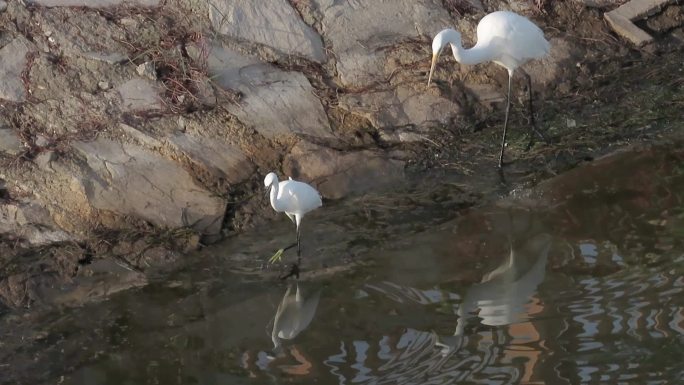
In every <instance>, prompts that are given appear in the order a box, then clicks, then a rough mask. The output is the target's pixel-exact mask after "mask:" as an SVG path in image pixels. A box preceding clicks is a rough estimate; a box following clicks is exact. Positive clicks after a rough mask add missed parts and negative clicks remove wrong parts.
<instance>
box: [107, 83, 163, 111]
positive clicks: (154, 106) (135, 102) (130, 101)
mask: <svg viewBox="0 0 684 385" xmlns="http://www.w3.org/2000/svg"><path fill="white" fill-rule="evenodd" d="M116 90H117V91H118V92H119V95H120V96H121V99H122V100H123V105H122V107H123V109H124V110H125V111H145V110H160V109H162V104H161V98H160V97H159V92H160V89H159V87H158V86H157V84H155V83H154V82H153V81H150V80H147V79H131V80H129V81H127V82H126V83H124V84H122V85H120V86H119V87H117V88H116Z"/></svg>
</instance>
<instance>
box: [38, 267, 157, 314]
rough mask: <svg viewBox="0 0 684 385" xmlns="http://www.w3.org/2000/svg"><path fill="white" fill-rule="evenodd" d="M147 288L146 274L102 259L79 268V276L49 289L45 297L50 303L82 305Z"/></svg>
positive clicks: (45, 292)
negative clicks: (125, 291)
mask: <svg viewBox="0 0 684 385" xmlns="http://www.w3.org/2000/svg"><path fill="white" fill-rule="evenodd" d="M145 285H147V277H146V276H145V274H143V273H141V272H139V271H135V270H132V269H130V268H128V267H125V266H123V265H122V264H120V263H117V262H116V261H114V260H112V259H100V260H96V261H94V262H93V263H91V264H88V265H85V266H82V267H80V268H79V269H78V273H77V274H76V276H75V277H74V278H73V279H71V280H69V281H68V282H61V283H60V284H57V285H54V286H53V287H51V288H50V289H48V290H42V293H41V297H43V298H44V300H45V301H48V302H50V303H55V304H60V305H69V306H80V305H83V304H85V303H88V302H92V301H97V300H102V299H105V298H107V297H108V296H110V295H112V294H115V293H118V292H120V291H123V290H128V289H132V288H135V287H142V286H145Z"/></svg>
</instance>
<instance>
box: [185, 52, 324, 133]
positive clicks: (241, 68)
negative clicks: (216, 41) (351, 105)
mask: <svg viewBox="0 0 684 385" xmlns="http://www.w3.org/2000/svg"><path fill="white" fill-rule="evenodd" d="M188 50H189V51H190V52H191V53H190V54H191V56H193V57H198V56H199V55H200V54H201V52H202V51H201V49H200V48H199V47H197V46H192V47H189V48H188ZM207 61H208V67H209V73H210V75H211V76H212V78H213V79H214V82H215V83H216V84H218V85H219V86H220V87H223V88H226V89H230V90H234V91H239V92H240V93H241V94H242V98H241V99H240V102H239V103H237V104H236V103H231V104H228V105H226V106H225V107H226V108H227V109H228V110H229V111H230V112H231V113H233V114H235V115H236V116H237V117H238V118H239V119H240V121H241V122H243V123H244V124H246V125H247V126H249V127H250V128H253V129H254V130H256V131H258V132H259V133H260V134H262V135H263V136H265V137H267V138H275V137H278V136H285V135H292V134H304V135H311V136H316V137H333V135H332V132H331V129H330V124H329V123H328V117H327V115H326V114H325V110H323V105H322V104H321V101H320V100H319V99H318V98H317V97H316V96H315V94H314V89H313V87H311V84H310V83H309V80H308V79H307V78H306V77H305V76H304V75H302V74H301V73H299V72H286V71H282V70H279V69H278V68H276V67H274V66H272V65H270V64H267V63H264V62H261V61H259V60H257V59H254V58H251V57H247V56H244V55H241V54H240V53H238V52H235V51H233V50H230V49H227V48H224V47H221V46H218V45H213V46H212V47H211V48H209V53H208V58H207Z"/></svg>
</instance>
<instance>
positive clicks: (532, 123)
mask: <svg viewBox="0 0 684 385" xmlns="http://www.w3.org/2000/svg"><path fill="white" fill-rule="evenodd" d="M520 72H521V73H522V74H523V75H524V76H525V78H526V79H527V105H528V109H529V114H530V128H531V130H530V142H529V143H528V144H527V148H526V150H529V149H530V148H532V145H533V144H534V134H537V136H538V137H539V138H540V139H541V140H543V141H544V142H548V140H547V139H546V136H544V134H542V133H541V132H540V131H539V130H538V129H537V120H536V119H535V118H534V103H533V101H532V78H531V77H530V74H528V73H527V72H525V71H523V70H520Z"/></svg>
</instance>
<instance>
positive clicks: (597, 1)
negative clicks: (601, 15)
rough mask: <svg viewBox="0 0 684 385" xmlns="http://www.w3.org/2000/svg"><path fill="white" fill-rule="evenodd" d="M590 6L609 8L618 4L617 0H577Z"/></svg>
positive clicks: (576, 0)
mask: <svg viewBox="0 0 684 385" xmlns="http://www.w3.org/2000/svg"><path fill="white" fill-rule="evenodd" d="M575 2H576V3H580V4H583V5H584V6H586V7H589V8H607V7H610V6H614V5H615V4H616V1H615V0H575Z"/></svg>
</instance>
